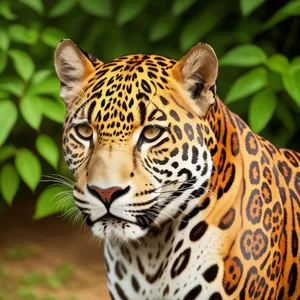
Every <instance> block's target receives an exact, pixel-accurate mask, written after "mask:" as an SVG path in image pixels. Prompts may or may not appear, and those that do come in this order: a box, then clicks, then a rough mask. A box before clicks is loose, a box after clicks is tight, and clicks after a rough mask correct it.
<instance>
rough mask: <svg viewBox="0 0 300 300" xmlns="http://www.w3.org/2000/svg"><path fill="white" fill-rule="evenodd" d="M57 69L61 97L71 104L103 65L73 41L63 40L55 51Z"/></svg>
mask: <svg viewBox="0 0 300 300" xmlns="http://www.w3.org/2000/svg"><path fill="white" fill-rule="evenodd" d="M54 60H55V69H56V73H57V75H58V77H59V79H60V82H61V88H60V96H61V98H62V99H63V100H64V101H65V103H66V104H68V103H71V102H72V101H73V99H74V98H76V97H77V96H78V95H79V94H80V91H82V89H83V87H84V84H85V83H86V80H87V78H88V77H89V76H90V75H91V74H92V73H94V72H95V71H96V68H97V66H98V65H102V64H103V63H102V62H101V61H100V60H98V59H97V58H96V57H94V56H92V55H91V54H89V53H87V52H85V51H83V50H82V49H80V48H79V47H78V46H77V45H76V44H75V43H74V42H73V41H71V40H62V41H61V42H60V44H59V45H58V46H57V48H56V50H55V58H54Z"/></svg>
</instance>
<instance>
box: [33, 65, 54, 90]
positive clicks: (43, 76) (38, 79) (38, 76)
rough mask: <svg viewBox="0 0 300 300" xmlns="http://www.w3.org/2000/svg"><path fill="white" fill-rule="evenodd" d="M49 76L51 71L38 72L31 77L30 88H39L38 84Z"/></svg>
mask: <svg viewBox="0 0 300 300" xmlns="http://www.w3.org/2000/svg"><path fill="white" fill-rule="evenodd" d="M51 74H52V71H51V70H48V69H42V70H38V71H37V72H35V73H34V75H33V76H32V79H31V87H32V86H39V84H40V83H42V82H44V81H45V80H46V79H47V78H48V77H49V76H50V75H51ZM31 87H30V88H31Z"/></svg>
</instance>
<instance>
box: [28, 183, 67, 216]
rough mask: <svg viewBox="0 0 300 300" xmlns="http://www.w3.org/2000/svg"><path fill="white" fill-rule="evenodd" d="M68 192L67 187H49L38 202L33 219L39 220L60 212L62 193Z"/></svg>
mask: <svg viewBox="0 0 300 300" xmlns="http://www.w3.org/2000/svg"><path fill="white" fill-rule="evenodd" d="M67 190H68V189H67V188H66V187H61V186H54V187H49V188H47V189H46V190H44V191H43V192H42V193H41V195H40V196H39V198H38V200H37V203H36V206H35V213H34V216H33V218H34V219H35V220H38V219H41V218H44V217H47V216H49V215H52V214H54V213H56V212H58V211H60V208H59V206H58V205H59V199H61V197H60V195H61V194H60V193H62V192H65V191H67Z"/></svg>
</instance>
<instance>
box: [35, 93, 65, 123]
mask: <svg viewBox="0 0 300 300" xmlns="http://www.w3.org/2000/svg"><path fill="white" fill-rule="evenodd" d="M41 100H42V103H43V114H44V115H45V116H46V117H47V118H49V119H50V120H52V121H55V122H57V123H63V122H64V118H65V114H66V109H65V107H64V106H63V105H62V104H59V103H58V102H56V101H53V100H52V99H49V98H45V97H43V98H41Z"/></svg>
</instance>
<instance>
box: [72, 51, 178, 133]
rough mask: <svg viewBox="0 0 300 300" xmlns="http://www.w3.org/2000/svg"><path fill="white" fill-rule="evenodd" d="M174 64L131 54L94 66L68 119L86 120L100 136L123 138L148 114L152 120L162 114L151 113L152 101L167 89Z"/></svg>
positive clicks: (161, 59) (157, 58)
mask: <svg viewBox="0 0 300 300" xmlns="http://www.w3.org/2000/svg"><path fill="white" fill-rule="evenodd" d="M175 63H176V61H175V60H173V59H170V58H167V57H164V56H158V55H148V54H134V55H128V56H121V57H118V58H116V59H113V60H111V61H109V62H107V63H104V64H102V65H100V66H97V67H96V70H95V72H94V73H93V74H92V75H91V76H90V78H88V80H87V84H86V86H85V88H84V94H85V97H83V98H80V99H78V102H77V103H76V107H78V109H77V111H75V114H74V110H73V113H72V116H70V118H71V119H72V120H74V116H75V117H78V116H79V117H81V118H83V117H85V118H86V119H87V122H89V123H94V124H95V126H96V127H97V129H99V131H100V132H101V135H104V136H110V137H112V136H115V137H120V138H126V136H127V135H129V134H130V131H131V130H132V129H133V128H134V127H135V126H139V125H143V123H144V122H145V118H146V114H147V112H148V113H152V114H151V118H152V119H153V118H154V117H155V116H156V117H158V118H159V117H161V114H163V112H162V111H160V112H157V113H155V112H154V110H155V107H157V108H158V106H160V105H157V104H155V101H153V98H154V95H155V94H157V91H158V90H160V91H164V90H169V89H170V87H169V85H168V83H169V79H170V78H169V73H170V69H171V68H172V67H173V65H174V64H175ZM160 94H161V93H160ZM160 101H162V100H160ZM150 103H151V104H150ZM148 104H150V105H148Z"/></svg>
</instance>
